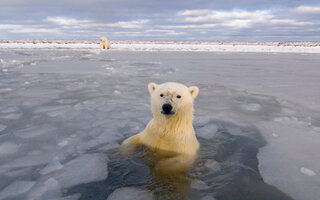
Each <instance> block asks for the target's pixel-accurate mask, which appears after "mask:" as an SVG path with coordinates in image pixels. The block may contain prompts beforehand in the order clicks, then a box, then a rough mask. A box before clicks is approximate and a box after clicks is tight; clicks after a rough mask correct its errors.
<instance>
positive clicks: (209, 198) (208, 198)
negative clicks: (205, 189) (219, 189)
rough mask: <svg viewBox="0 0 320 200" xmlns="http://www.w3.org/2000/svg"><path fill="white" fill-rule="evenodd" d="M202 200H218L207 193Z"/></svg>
mask: <svg viewBox="0 0 320 200" xmlns="http://www.w3.org/2000/svg"><path fill="white" fill-rule="evenodd" d="M201 200H216V199H215V198H214V197H212V196H210V195H207V196H204V197H202V198H201Z"/></svg>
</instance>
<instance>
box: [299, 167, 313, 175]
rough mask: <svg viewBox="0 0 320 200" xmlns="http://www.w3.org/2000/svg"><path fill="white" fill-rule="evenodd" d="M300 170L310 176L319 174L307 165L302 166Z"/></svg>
mask: <svg viewBox="0 0 320 200" xmlns="http://www.w3.org/2000/svg"><path fill="white" fill-rule="evenodd" d="M300 172H301V173H303V174H305V175H308V176H315V175H317V174H316V173H315V172H314V171H312V170H311V169H308V168H305V167H301V169H300Z"/></svg>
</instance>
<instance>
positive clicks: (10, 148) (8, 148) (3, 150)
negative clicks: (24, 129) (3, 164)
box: [0, 142, 20, 156]
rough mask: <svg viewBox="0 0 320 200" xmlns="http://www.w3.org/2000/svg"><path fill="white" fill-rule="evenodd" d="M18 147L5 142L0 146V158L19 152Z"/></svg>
mask: <svg viewBox="0 0 320 200" xmlns="http://www.w3.org/2000/svg"><path fill="white" fill-rule="evenodd" d="M19 147H20V145H18V144H15V143H12V142H5V143H2V144H0V156H1V155H10V154H14V153H15V152H17V151H18V150H19Z"/></svg>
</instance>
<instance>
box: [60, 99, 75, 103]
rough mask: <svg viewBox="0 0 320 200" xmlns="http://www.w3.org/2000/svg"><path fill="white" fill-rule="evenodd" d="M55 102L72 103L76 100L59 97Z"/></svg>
mask: <svg viewBox="0 0 320 200" xmlns="http://www.w3.org/2000/svg"><path fill="white" fill-rule="evenodd" d="M57 102H58V103H60V104H73V103H75V102H77V100H75V99H60V100H58V101H57Z"/></svg>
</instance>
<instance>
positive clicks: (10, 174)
mask: <svg viewBox="0 0 320 200" xmlns="http://www.w3.org/2000/svg"><path fill="white" fill-rule="evenodd" d="M30 173H31V168H22V169H17V170H13V171H10V172H7V173H5V174H4V175H5V176H8V177H19V176H24V175H26V174H30Z"/></svg>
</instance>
